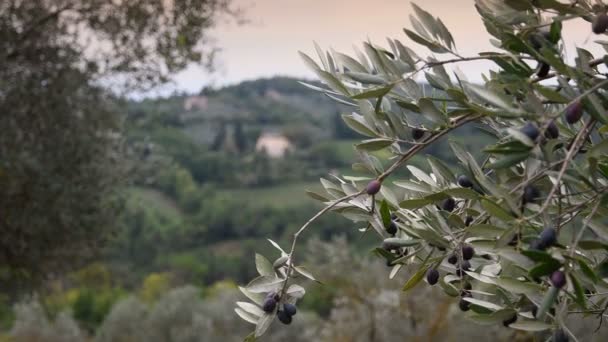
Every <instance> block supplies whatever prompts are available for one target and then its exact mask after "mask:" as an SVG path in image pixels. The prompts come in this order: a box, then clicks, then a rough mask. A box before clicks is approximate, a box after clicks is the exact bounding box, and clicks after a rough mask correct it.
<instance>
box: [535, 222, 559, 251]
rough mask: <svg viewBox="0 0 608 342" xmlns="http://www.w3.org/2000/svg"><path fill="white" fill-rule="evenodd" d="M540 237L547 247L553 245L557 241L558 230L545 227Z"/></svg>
mask: <svg viewBox="0 0 608 342" xmlns="http://www.w3.org/2000/svg"><path fill="white" fill-rule="evenodd" d="M538 237H539V239H540V242H541V243H542V244H543V245H544V246H545V248H546V247H551V246H553V245H555V243H556V242H557V231H556V230H555V229H553V228H551V227H549V228H545V229H543V231H542V232H541V233H540V235H539V236H538Z"/></svg>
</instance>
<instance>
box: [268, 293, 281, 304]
mask: <svg viewBox="0 0 608 342" xmlns="http://www.w3.org/2000/svg"><path fill="white" fill-rule="evenodd" d="M266 298H273V299H274V300H275V301H276V302H278V301H279V299H281V297H279V294H278V293H277V292H275V291H272V292H268V294H266Z"/></svg>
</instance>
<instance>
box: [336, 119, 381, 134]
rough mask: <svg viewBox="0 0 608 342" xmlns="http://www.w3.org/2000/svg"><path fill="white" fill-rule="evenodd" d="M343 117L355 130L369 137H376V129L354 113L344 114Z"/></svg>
mask: <svg viewBox="0 0 608 342" xmlns="http://www.w3.org/2000/svg"><path fill="white" fill-rule="evenodd" d="M342 119H343V120H344V122H345V123H346V125H347V126H348V127H350V128H352V129H353V130H354V131H355V132H357V133H360V134H362V135H366V136H368V137H376V136H377V134H376V132H374V130H373V129H372V128H371V127H369V126H368V125H367V124H366V123H364V122H363V120H358V119H357V118H356V117H355V116H353V115H342Z"/></svg>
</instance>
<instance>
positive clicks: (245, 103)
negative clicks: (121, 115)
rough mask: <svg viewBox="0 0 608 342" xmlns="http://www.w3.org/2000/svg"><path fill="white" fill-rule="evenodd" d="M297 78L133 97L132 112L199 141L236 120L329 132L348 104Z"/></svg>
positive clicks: (258, 126) (251, 125)
mask: <svg viewBox="0 0 608 342" xmlns="http://www.w3.org/2000/svg"><path fill="white" fill-rule="evenodd" d="M299 81H301V80H298V79H295V78H288V77H275V78H269V79H260V80H255V81H247V82H243V83H240V84H238V85H234V86H229V87H224V88H221V89H207V88H206V89H203V90H202V91H201V92H200V93H199V94H194V95H179V96H173V97H166V98H158V99H146V100H142V101H132V102H130V105H129V114H130V116H131V117H133V118H137V117H138V116H139V117H141V119H148V120H149V119H151V118H153V119H154V120H158V121H162V122H164V123H165V124H167V125H170V126H176V127H181V128H183V129H184V131H185V132H186V133H187V134H188V135H189V136H190V137H191V138H192V139H194V140H195V141H197V142H199V143H211V141H212V140H213V137H214V136H215V135H216V134H217V133H218V132H219V131H220V128H221V127H222V126H225V125H230V124H232V123H234V122H237V121H238V122H240V123H242V124H244V125H245V126H246V128H247V130H248V131H252V130H254V131H256V132H259V131H263V130H279V131H280V130H281V127H284V126H290V125H291V126H293V125H307V126H312V127H313V128H314V129H315V130H316V131H317V133H321V134H325V135H329V134H330V132H328V129H331V127H332V120H334V117H335V115H337V114H338V113H341V112H344V111H345V110H346V108H345V107H344V106H343V105H340V104H338V103H336V102H335V101H333V100H332V99H330V98H328V97H326V96H325V95H323V94H320V93H318V92H315V91H313V90H311V89H309V88H307V87H305V86H303V85H302V84H300V83H299ZM305 82H307V83H312V84H315V85H317V86H322V85H321V84H320V83H316V82H314V81H308V80H306V81H305Z"/></svg>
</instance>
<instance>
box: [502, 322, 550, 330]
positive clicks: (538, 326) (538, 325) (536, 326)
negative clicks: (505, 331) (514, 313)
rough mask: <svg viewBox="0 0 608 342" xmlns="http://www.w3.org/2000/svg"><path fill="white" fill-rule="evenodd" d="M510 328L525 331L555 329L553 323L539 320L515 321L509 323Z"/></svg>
mask: <svg viewBox="0 0 608 342" xmlns="http://www.w3.org/2000/svg"><path fill="white" fill-rule="evenodd" d="M509 328H511V329H516V330H524V331H532V332H535V331H545V330H549V329H553V325H551V324H547V323H543V322H540V321H537V320H530V321H526V320H519V321H517V322H515V323H512V324H510V325H509Z"/></svg>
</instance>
